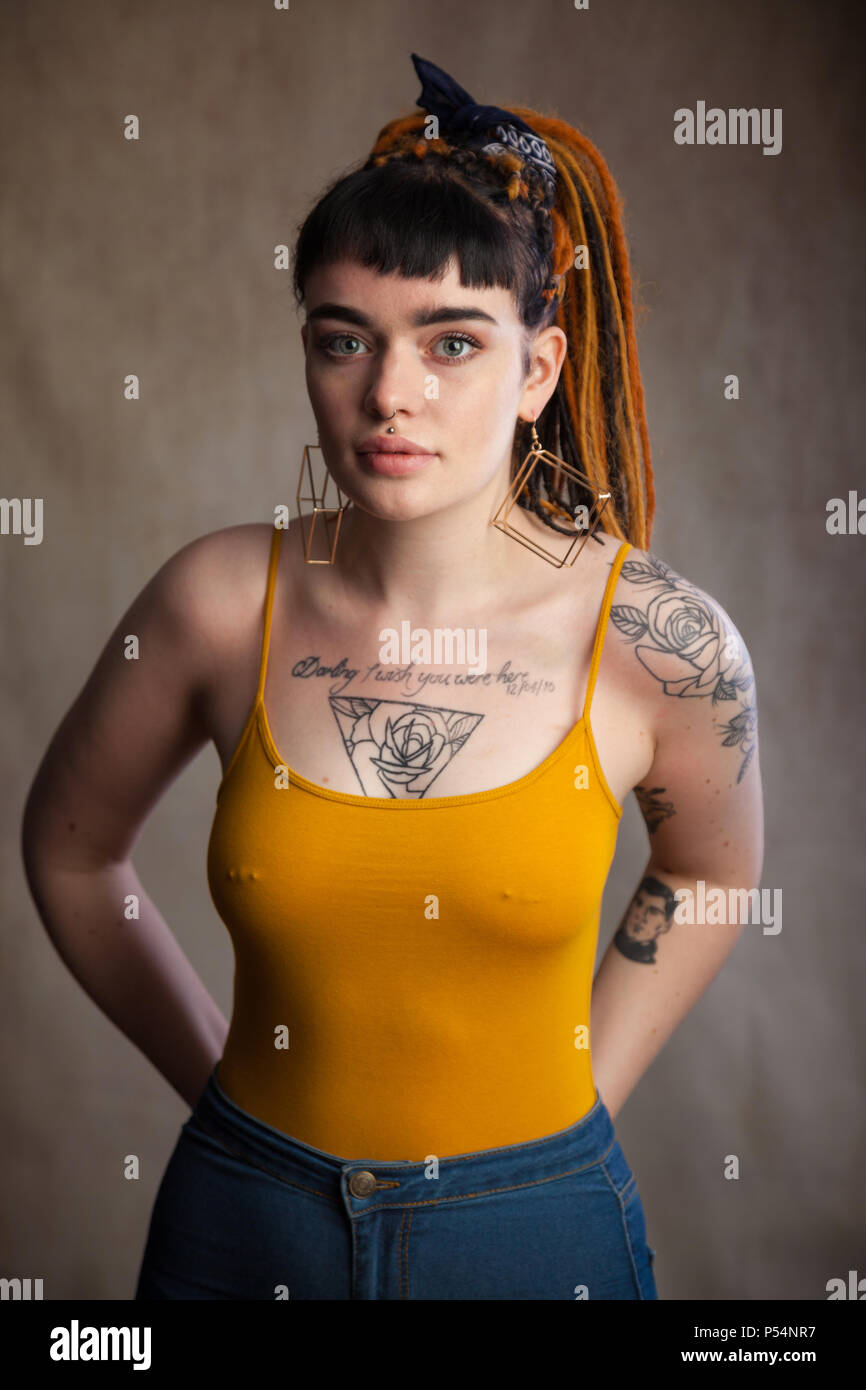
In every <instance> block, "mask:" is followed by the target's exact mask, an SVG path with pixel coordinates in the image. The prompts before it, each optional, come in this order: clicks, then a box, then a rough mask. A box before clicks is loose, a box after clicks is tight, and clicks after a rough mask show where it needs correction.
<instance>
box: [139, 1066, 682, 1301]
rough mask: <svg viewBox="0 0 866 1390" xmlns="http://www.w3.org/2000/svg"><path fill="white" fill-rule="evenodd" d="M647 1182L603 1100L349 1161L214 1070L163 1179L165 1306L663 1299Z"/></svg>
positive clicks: (147, 1287) (147, 1273)
mask: <svg viewBox="0 0 866 1390" xmlns="http://www.w3.org/2000/svg"><path fill="white" fill-rule="evenodd" d="M653 1255H654V1251H653V1250H652V1249H651V1247H650V1246H648V1245H647V1240H646V1231H645V1223H644V1212H643V1207H642V1205H641V1199H640V1195H639V1193H638V1190H637V1183H636V1181H635V1176H634V1174H633V1172H632V1171H631V1168H630V1167H629V1165H628V1163H627V1161H626V1158H625V1155H624V1153H623V1151H622V1149H621V1148H620V1145H619V1142H618V1141H617V1139H616V1138H615V1136H614V1128H613V1123H612V1121H611V1118H610V1115H609V1113H608V1111H607V1109H606V1107H605V1105H604V1102H603V1101H602V1099H601V1097H600V1096H599V1095H598V1094H597V1093H596V1101H595V1104H594V1105H593V1106H592V1109H591V1110H589V1111H588V1112H587V1114H586V1115H584V1116H583V1118H582V1119H581V1120H578V1122H577V1123H576V1124H574V1125H571V1126H570V1127H569V1128H568V1129H563V1130H559V1131H557V1133H555V1134H549V1135H545V1136H544V1137H543V1138H541V1139H534V1140H531V1141H529V1142H528V1143H523V1144H511V1145H508V1146H507V1147H504V1148H495V1149H482V1150H478V1151H476V1152H472V1153H467V1154H456V1155H452V1156H450V1157H446V1158H439V1159H429V1158H428V1160H427V1161H426V1162H413V1161H409V1160H395V1161H391V1162H387V1163H385V1162H382V1161H381V1160H379V1159H374V1160H368V1159H365V1158H363V1157H359V1158H355V1159H348V1158H338V1157H337V1156H336V1155H335V1154H329V1153H325V1152H324V1151H323V1150H322V1149H315V1148H313V1147H312V1146H311V1145H309V1144H304V1143H301V1142H300V1141H299V1140H297V1139H292V1138H290V1137H289V1136H288V1135H286V1134H283V1133H281V1132H280V1131H279V1130H277V1129H273V1128H272V1127H271V1126H270V1125H267V1124H264V1123H263V1122H262V1121H261V1120H258V1119H256V1118H255V1117H254V1116H252V1115H250V1114H248V1113H247V1112H246V1111H245V1110H242V1109H241V1108H240V1107H239V1106H237V1105H236V1104H235V1103H234V1102H233V1101H232V1100H230V1099H229V1097H228V1096H227V1095H226V1093H225V1092H224V1091H223V1089H222V1087H221V1086H220V1084H219V1081H218V1080H217V1076H216V1068H214V1071H213V1072H212V1073H211V1076H210V1078H209V1080H208V1083H207V1086H206V1087H205V1089H204V1091H203V1093H202V1095H201V1097H200V1099H199V1100H198V1102H197V1104H196V1106H195V1109H194V1110H193V1112H192V1114H191V1115H190V1118H189V1119H188V1120H187V1121H186V1123H185V1124H184V1126H183V1127H182V1129H181V1132H180V1136H179V1138H178V1141H177V1144H176V1145H175V1148H174V1152H173V1153H172V1155H171V1157H170V1159H169V1161H168V1166H167V1168H166V1170H165V1173H164V1175H163V1178H162V1181H161V1184H160V1187H159V1191H158V1193H157V1197H156V1201H155V1203H154V1208H153V1213H152V1216H151V1222H150V1230H149V1233H148V1238H147V1244H146V1247H145V1251H144V1257H143V1260H142V1265H141V1269H140V1272H139V1277H138V1285H137V1289H136V1294H135V1298H136V1300H150V1299H166V1298H168V1299H190V1298H194V1299H268V1300H275V1299H280V1298H299V1299H500V1298H501V1299H548V1298H550V1299H569V1300H572V1299H584V1298H589V1299H598V1298H604V1299H610V1298H624V1299H626V1298H627V1299H655V1298H658V1294H657V1292H656V1286H655V1280H654V1278H653V1268H652V1260H653Z"/></svg>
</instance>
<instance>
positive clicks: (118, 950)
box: [25, 856, 228, 1107]
mask: <svg viewBox="0 0 866 1390" xmlns="http://www.w3.org/2000/svg"><path fill="white" fill-rule="evenodd" d="M25 864H26V868H27V879H28V883H29V885H30V891H31V893H32V895H33V899H34V902H35V903H36V907H37V909H38V912H39V915H40V917H41V919H42V922H43V924H44V926H45V928H46V931H47V932H48V934H49V936H50V937H51V940H52V942H53V943H54V946H55V947H56V949H57V951H58V953H59V955H60V956H61V958H62V959H63V961H64V963H65V964H66V965H67V966H68V967H69V969H70V970H71V972H72V974H73V975H74V976H75V977H76V979H77V980H78V982H79V984H81V986H82V987H83V988H84V989H85V990H86V992H87V993H88V994H89V995H90V997H91V999H93V1000H94V1002H95V1003H96V1004H98V1006H99V1008H100V1009H101V1010H102V1011H103V1013H105V1014H107V1016H108V1017H109V1018H110V1019H111V1020H112V1022H113V1023H115V1024H116V1025H117V1027H118V1028H119V1029H120V1030H121V1032H123V1033H125V1034H126V1036H127V1037H128V1038H129V1040H130V1041H131V1042H133V1043H134V1044H135V1045H136V1047H138V1048H140V1050H141V1051H142V1052H143V1053H144V1054H145V1056H146V1057H148V1058H149V1060H150V1061H151V1062H152V1063H153V1065H154V1066H155V1067H156V1068H157V1070H158V1071H160V1072H161V1073H162V1075H163V1076H164V1077H165V1078H166V1080H167V1081H168V1082H169V1083H170V1084H171V1085H172V1086H173V1087H174V1089H175V1090H176V1091H177V1092H178V1094H179V1095H181V1096H182V1097H183V1099H184V1100H185V1101H186V1102H187V1104H188V1105H189V1106H190V1107H192V1106H193V1105H194V1104H195V1101H196V1100H197V1099H198V1097H199V1096H200V1095H201V1092H202V1091H203V1090H204V1087H205V1083H206V1082H207V1079H208V1076H209V1075H210V1072H211V1071H212V1070H213V1067H214V1065H215V1064H216V1062H217V1061H218V1060H219V1058H220V1057H221V1056H222V1052H223V1045H224V1042H225V1038H226V1034H227V1032H228V1023H227V1022H226V1020H225V1018H224V1017H223V1015H222V1013H221V1011H220V1009H219V1008H218V1007H217V1005H216V1003H215V1002H214V1000H213V999H212V998H211V996H210V994H209V993H208V991H207V990H206V989H205V987H204V985H203V984H202V982H201V980H200V979H199V977H198V975H197V974H196V972H195V970H194V969H193V967H192V965H191V964H190V962H189V960H188V959H187V957H186V956H185V955H184V953H183V951H182V950H181V948H180V945H179V944H178V942H177V940H176V938H175V937H174V935H173V934H172V932H171V931H170V930H169V928H168V926H167V924H166V922H165V921H164V919H163V918H162V916H161V914H160V912H159V910H158V909H157V907H156V905H155V904H154V903H153V902H152V900H151V899H150V898H149V897H148V895H147V893H146V892H145V891H144V889H143V888H142V886H141V882H140V881H139V878H138V875H137V873H136V871H135V868H134V866H133V864H132V863H131V861H129V860H126V861H124V862H122V863H116V864H110V865H105V866H103V867H100V868H87V869H82V870H80V871H78V870H71V869H68V868H64V869H57V868H44V867H41V868H36V867H34V864H33V861H32V859H31V860H30V861H29V862H28V860H27V857H26V856H25ZM132 895H135V897H136V898H137V899H138V904H139V906H138V912H139V916H138V918H127V916H126V915H125V912H126V910H127V908H126V904H127V902H128V901H129V899H130V897H131V896H132Z"/></svg>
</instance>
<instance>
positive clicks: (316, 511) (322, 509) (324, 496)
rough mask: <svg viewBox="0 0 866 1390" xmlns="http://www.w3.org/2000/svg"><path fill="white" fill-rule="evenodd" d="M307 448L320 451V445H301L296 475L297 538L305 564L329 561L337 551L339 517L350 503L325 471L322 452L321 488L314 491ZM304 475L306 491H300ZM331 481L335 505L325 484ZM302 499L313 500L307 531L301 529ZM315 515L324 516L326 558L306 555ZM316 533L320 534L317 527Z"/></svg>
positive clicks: (332, 560) (314, 527) (310, 546)
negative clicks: (327, 556) (301, 450)
mask: <svg viewBox="0 0 866 1390" xmlns="http://www.w3.org/2000/svg"><path fill="white" fill-rule="evenodd" d="M311 449H318V450H319V452H320V453H321V452H322V446H321V445H320V444H305V445H304V453H303V457H302V459H301V471H300V474H299V476H298V491H297V502H298V518H299V520H300V522H301V541H302V544H303V547H304V559H305V560H306V562H307V564H308V565H333V563H334V559H335V557H336V554H337V541H338V539H339V535H340V526H341V524H342V521H343V513H344V512H345V511H346V509H347V507H349V506H350V505H351V503H350V502H345V501H344V500H343V494H342V492H341V491H340V489H339V486H338V485H337V483H335V482H334V479H333V478H332V477H331V474H330V473H329V472H328V465H327V464H326V463H325V456H324V454H322V468H323V469H324V480H323V482H322V485H321V491H319V492H317V491H316V480H315V479H314V477H313V467H312V460H311V459H310V450H311ZM305 478H306V482H307V485H308V486H309V489H310V490H309V493H303V494H302V492H301V489H302V487H303V486H304V482H305ZM332 483H333V485H334V488H335V490H336V493H337V503H338V505H337V506H336V507H335V506H332V505H329V498H328V488H329V487H330V485H331V484H332ZM302 502H312V504H313V515H312V518H311V521H310V527H309V530H308V531H306V530H305V529H304V518H303V516H302V514H301V503H302ZM319 516H321V517H324V521H323V523H322V525H323V526H324V528H325V542H326V544H327V545H329V546H330V557H329V558H328V559H327V560H314V559H312V557H311V555H310V551H311V550H312V548H313V538H314V535H315V531H316V518H317V517H319ZM334 520H336V523H337V524H336V528H335V530H334V534H333V536H332V537H330V538H329V537H328V526H329V525H331V524H332V523H333V522H334ZM319 533H320V534H321V527H320V530H319Z"/></svg>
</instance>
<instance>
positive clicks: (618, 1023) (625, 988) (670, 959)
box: [590, 859, 750, 1118]
mask: <svg viewBox="0 0 866 1390" xmlns="http://www.w3.org/2000/svg"><path fill="white" fill-rule="evenodd" d="M654 880H655V881H656V882H660V883H661V884H662V885H664V886H665V887H666V888H667V889H668V890H669V891H670V892H671V893H673V894H676V893H677V892H678V890H680V889H689V890H690V892H691V893H692V894H695V893H696V880H695V879H694V878H691V877H685V876H683V875H680V874H672V873H670V872H669V871H668V870H667V869H664V868H662V867H661V866H660V865H658V864H656V863H655V861H654V860H653V859H650V861H649V863H648V864H647V867H646V869H645V871H644V875H643V877H642V879H641V886H640V887H639V888H638V890H637V892H636V893H635V895H634V896H633V898H632V901H631V903H630V904H629V907H628V909H627V910H626V912H625V913H624V915H623V918H622V921H621V923H620V926H619V928H618V930H617V932H616V934H615V936H614V938H613V940H612V941H611V943H610V945H609V946H608V948H607V950H606V951H605V954H604V956H603V958H602V962H601V965H600V966H599V969H598V972H597V974H596V977H595V980H594V982H593V989H592V1004H591V1018H590V1046H591V1050H592V1063H593V1075H594V1077H595V1083H596V1087H597V1089H598V1092H599V1094H600V1096H601V1098H602V1100H603V1101H604V1103H605V1105H606V1106H607V1108H608V1110H609V1111H610V1113H611V1116H612V1117H614V1118H615V1117H616V1115H617V1113H618V1111H619V1110H620V1109H621V1108H622V1106H623V1104H624V1103H625V1101H626V1099H627V1098H628V1096H629V1095H630V1094H631V1092H632V1091H633V1090H634V1088H635V1086H636V1085H637V1083H638V1081H639V1080H640V1078H641V1077H642V1076H643V1074H644V1072H645V1071H646V1070H647V1068H648V1067H649V1066H650V1064H651V1063H652V1061H653V1060H654V1058H655V1057H656V1056H657V1055H658V1053H659V1052H660V1051H661V1049H662V1048H663V1047H664V1045H665V1043H666V1042H667V1040H668V1038H669V1037H670V1036H671V1034H672V1033H673V1032H674V1030H675V1029H676V1027H677V1025H678V1024H679V1023H681V1022H682V1020H683V1019H684V1018H685V1016H686V1014H687V1013H688V1012H689V1010H690V1009H691V1008H692V1007H693V1006H694V1004H695V1003H696V1002H697V1001H698V999H700V997H701V995H702V994H703V993H704V992H705V991H706V989H707V988H708V986H709V985H710V983H711V982H712V980H713V979H714V978H715V976H716V975H717V974H718V972H719V970H720V969H721V967H722V965H723V964H724V962H725V960H726V959H727V957H728V956H729V955H730V953H731V951H732V950H733V948H734V945H735V944H736V941H737V938H738V937H739V935H740V932H741V931H742V924H722V923H720V924H718V925H717V924H715V923H714V922H713V921H712V916H711V920H710V923H706V921H705V920H703V918H705V917H706V915H710V914H707V913H704V914H703V917H702V920H695V921H694V922H682V923H678V922H676V921H672V920H668V921H666V922H665V923H664V925H663V928H662V929H661V930H658V933H657V934H654V933H653V930H652V928H651V927H650V928H646V927H645V926H644V922H645V919H646V916H647V915H648V914H647V913H646V903H647V902H652V901H653V896H652V894H650V893H648V892H647V891H646V889H645V885H647V883H648V881H649V883H650V884H652V882H653V881H654ZM705 884H706V894H707V895H709V894H710V892H711V890H712V889H713V888H721V889H722V891H723V892H724V893H725V896H726V898H727V893H728V887H727V885H723V884H719V883H712V882H710V881H707V880H705ZM739 886H740V885H737V887H739ZM745 886H747V887H748V886H750V885H745ZM658 901H661V902H662V903H663V902H664V899H663V898H662V899H659V900H658ZM696 901H697V899H696Z"/></svg>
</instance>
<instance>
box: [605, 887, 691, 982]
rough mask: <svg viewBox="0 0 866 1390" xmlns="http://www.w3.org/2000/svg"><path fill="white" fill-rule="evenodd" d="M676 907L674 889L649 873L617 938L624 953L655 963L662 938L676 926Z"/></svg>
mask: <svg viewBox="0 0 866 1390" xmlns="http://www.w3.org/2000/svg"><path fill="white" fill-rule="evenodd" d="M676 906H677V900H676V896H675V895H674V891H673V889H672V888H670V887H668V885H667V884H666V883H662V881H661V879H659V878H653V877H652V875H649V874H648V875H647V877H646V878H645V879H644V880H643V882H642V883H641V886H640V888H638V890H637V892H636V893H635V895H634V897H633V898H632V900H631V902H630V903H629V905H628V909H627V911H626V914H625V917H624V918H623V920H622V924H621V926H620V928H619V931H618V932H617V934H616V936H615V937H614V941H615V943H616V945H617V947H618V948H619V950H620V951H621V952H622V954H623V955H624V956H628V958H629V960H635V961H638V962H639V963H640V964H642V965H655V963H656V948H657V945H658V939H659V937H660V936H663V935H664V933H665V932H669V931H670V929H671V927H672V926H673V924H674V912H675V911H676Z"/></svg>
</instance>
